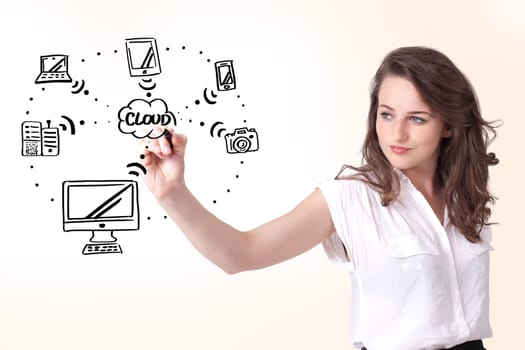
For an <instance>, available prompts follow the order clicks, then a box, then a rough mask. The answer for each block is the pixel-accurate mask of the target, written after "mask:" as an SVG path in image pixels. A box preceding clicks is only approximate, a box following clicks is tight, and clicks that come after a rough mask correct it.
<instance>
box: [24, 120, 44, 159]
mask: <svg viewBox="0 0 525 350" xmlns="http://www.w3.org/2000/svg"><path fill="white" fill-rule="evenodd" d="M22 155H23V156H41V155H42V124H41V123H40V122H32V121H26V122H23V123H22Z"/></svg>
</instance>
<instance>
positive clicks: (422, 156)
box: [144, 47, 498, 350]
mask: <svg viewBox="0 0 525 350" xmlns="http://www.w3.org/2000/svg"><path fill="white" fill-rule="evenodd" d="M489 133H492V134H493V135H494V136H495V131H494V127H492V126H491V123H488V122H486V121H484V120H483V119H482V117H481V115H480V110H479V105H478V101H477V98H476V95H475V92H474V90H473V88H472V86H471V85H470V83H469V82H468V80H467V78H466V77H465V76H464V75H463V74H462V73H461V72H460V71H459V70H458V68H457V67H456V66H455V65H454V64H453V63H452V62H451V61H450V60H449V59H448V58H447V57H446V56H445V55H443V54H442V53H440V52H438V51H436V50H433V49H430V48H425V47H404V48H399V49H397V50H394V51H392V52H391V53H389V54H388V55H387V56H386V57H385V58H384V60H383V62H382V64H381V66H380V67H379V69H378V70H377V72H376V75H375V77H374V79H373V81H372V86H371V104H370V111H369V115H368V132H367V135H366V139H365V142H364V146H363V165H362V166H361V167H347V166H345V167H343V169H342V171H341V172H340V173H339V175H338V176H337V177H336V178H335V179H333V180H329V181H325V182H322V183H321V184H320V185H319V186H318V188H317V189H315V190H314V191H313V192H312V193H311V194H310V195H309V196H308V197H306V198H305V199H304V200H303V201H302V202H301V203H299V204H298V205H297V207H295V208H294V209H293V210H292V211H291V212H289V213H287V214H285V215H283V216H281V217H279V218H277V219H275V220H273V221H270V222H268V223H265V224H263V225H261V226H259V227H256V228H254V229H252V230H249V231H246V232H241V231H239V230H237V229H235V228H233V227H231V226H229V225H228V224H226V223H224V222H222V221H221V220H219V219H218V218H216V217H215V216H214V215H212V214H211V213H210V212H208V211H207V210H206V209H205V208H204V207H203V206H202V205H201V204H200V203H199V202H198V201H197V199H195V197H194V196H193V195H192V194H191V192H190V191H189V189H188V188H187V187H186V185H185V182H184V151H185V148H186V143H187V138H186V137H185V136H184V135H180V134H175V133H174V132H173V130H171V138H170V139H167V138H160V139H156V140H153V141H152V142H151V143H149V144H148V147H147V148H146V149H145V150H144V153H145V158H144V165H145V166H146V167H147V170H148V172H147V175H146V176H145V183H146V185H147V186H148V188H149V189H150V190H151V191H152V192H153V194H154V195H155V197H156V198H157V200H158V202H159V203H160V205H161V206H162V207H163V208H164V209H165V210H166V211H167V213H168V214H169V216H170V217H171V218H172V219H173V220H174V221H175V222H176V224H177V225H178V226H179V227H180V229H181V230H182V232H184V234H185V235H186V236H187V237H188V239H189V240H190V241H191V242H192V244H193V245H194V246H195V247H196V248H197V249H198V250H199V251H200V252H201V253H202V254H203V255H204V256H206V257H207V258H208V259H209V260H211V261H212V262H213V263H215V264H216V265H218V266H219V267H221V268H222V269H223V270H224V271H226V272H227V273H236V272H240V271H245V270H253V269H260V268H263V267H266V266H270V265H273V264H277V263H279V262H281V261H284V260H287V259H290V258H292V257H294V256H296V255H298V254H301V253H303V252H305V251H307V250H309V249H311V248H312V247H314V246H315V245H317V244H319V243H322V244H323V246H324V248H325V250H326V251H327V254H328V256H329V257H330V258H331V259H333V260H334V261H335V262H337V263H338V264H341V265H342V266H343V267H344V268H346V269H348V270H349V271H350V275H351V278H352V288H353V290H352V296H353V303H352V304H353V307H352V339H353V341H354V346H356V347H357V348H360V347H361V348H364V349H369V350H420V349H480V350H481V349H483V344H482V339H483V338H487V337H490V336H491V335H492V331H491V327H490V324H489V317H488V316H489V315H488V311H489V295H488V293H489V284H488V283H489V251H490V250H491V246H490V241H491V230H490V226H489V223H488V219H489V216H490V213H491V211H490V209H489V208H488V205H489V204H492V203H493V202H494V200H495V198H494V197H493V196H492V195H491V193H490V192H489V191H488V166H489V165H492V164H496V163H497V162H498V160H497V159H496V157H495V156H494V154H493V153H489V154H487V147H488V145H489V143H490V142H491V141H492V139H490V138H489ZM347 168H349V169H350V170H351V174H349V175H345V174H344V173H345V171H344V170H345V169H347Z"/></svg>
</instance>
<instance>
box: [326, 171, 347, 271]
mask: <svg viewBox="0 0 525 350" xmlns="http://www.w3.org/2000/svg"><path fill="white" fill-rule="evenodd" d="M349 182H350V181H349V180H335V179H332V180H326V181H323V182H321V183H319V184H318V188H319V190H320V191H321V193H322V194H323V196H324V198H325V200H326V203H327V205H328V208H329V210H330V215H331V217H332V222H333V224H334V228H335V232H333V233H332V234H331V235H330V236H328V237H327V238H325V239H324V240H323V242H322V245H323V248H324V250H325V252H326V254H327V256H328V258H329V259H330V260H331V261H333V262H334V263H335V264H337V265H338V266H340V267H342V268H344V269H346V270H350V271H353V270H354V269H355V266H354V263H353V261H352V253H351V252H352V251H353V244H352V240H351V233H350V232H349V228H350V225H349V224H348V219H349V218H348V206H347V203H348V194H349V193H348V191H345V187H347V186H348V185H349Z"/></svg>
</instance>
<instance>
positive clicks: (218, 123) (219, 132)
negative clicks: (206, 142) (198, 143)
mask: <svg viewBox="0 0 525 350" xmlns="http://www.w3.org/2000/svg"><path fill="white" fill-rule="evenodd" d="M219 125H224V123H223V122H215V123H214V124H213V125H212V126H211V128H210V135H211V137H215V136H214V135H213V133H214V132H215V129H216V128H217V127H219ZM225 131H226V129H225V128H220V129H219V130H218V131H217V137H221V136H222V133H223V132H225Z"/></svg>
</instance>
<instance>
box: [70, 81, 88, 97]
mask: <svg viewBox="0 0 525 350" xmlns="http://www.w3.org/2000/svg"><path fill="white" fill-rule="evenodd" d="M85 86H86V82H85V81H84V79H82V80H81V81H78V80H75V82H74V83H73V85H71V89H72V90H71V93H72V94H74V95H77V94H79V93H81V92H82V91H84V95H89V90H84V87H85Z"/></svg>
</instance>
